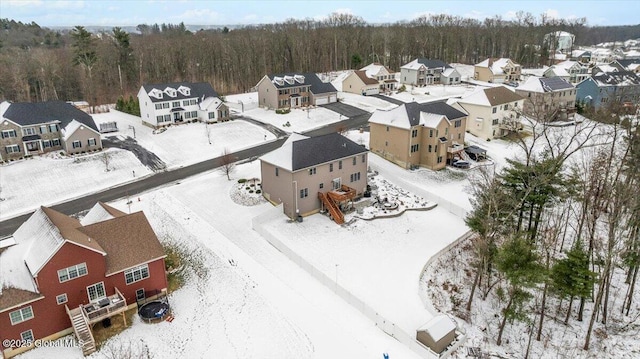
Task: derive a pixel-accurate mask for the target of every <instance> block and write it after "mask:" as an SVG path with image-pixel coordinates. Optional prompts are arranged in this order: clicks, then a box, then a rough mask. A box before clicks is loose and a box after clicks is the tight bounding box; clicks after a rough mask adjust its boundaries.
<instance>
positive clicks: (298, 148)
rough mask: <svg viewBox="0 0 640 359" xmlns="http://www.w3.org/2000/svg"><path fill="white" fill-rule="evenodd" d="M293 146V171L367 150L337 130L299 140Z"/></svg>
mask: <svg viewBox="0 0 640 359" xmlns="http://www.w3.org/2000/svg"><path fill="white" fill-rule="evenodd" d="M292 146H293V148H292V159H291V161H292V163H291V164H292V170H293V171H297V170H299V169H303V168H307V167H312V166H315V165H319V164H321V163H326V162H330V161H334V160H338V159H341V158H345V157H349V156H354V155H357V154H360V153H365V152H367V149H366V148H364V147H363V146H360V145H359V144H357V143H355V142H353V141H351V140H350V139H348V138H346V137H344V136H342V135H340V134H339V133H335V132H334V133H330V134H328V135H323V136H317V137H311V138H306V139H302V140H298V141H295V142H293V143H292Z"/></svg>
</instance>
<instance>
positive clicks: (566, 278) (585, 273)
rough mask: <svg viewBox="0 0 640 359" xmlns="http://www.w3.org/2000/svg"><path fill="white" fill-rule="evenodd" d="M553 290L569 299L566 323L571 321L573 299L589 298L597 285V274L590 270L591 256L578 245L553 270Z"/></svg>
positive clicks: (551, 275)
mask: <svg viewBox="0 0 640 359" xmlns="http://www.w3.org/2000/svg"><path fill="white" fill-rule="evenodd" d="M550 277H551V284H552V286H551V289H552V291H553V292H554V293H556V294H557V295H558V296H559V297H561V298H569V308H568V309H567V316H566V318H565V323H567V322H568V321H569V316H570V313H571V307H572V305H573V299H574V298H576V297H579V298H581V297H584V298H589V297H590V296H591V290H592V288H593V284H594V283H595V273H594V272H592V271H591V270H590V269H589V255H588V253H587V252H586V251H585V250H584V248H582V244H581V243H580V242H579V241H576V244H575V245H574V246H573V247H572V248H571V250H569V251H568V252H567V257H566V258H563V259H560V260H558V261H557V262H556V263H555V264H554V266H553V267H552V268H551V274H550Z"/></svg>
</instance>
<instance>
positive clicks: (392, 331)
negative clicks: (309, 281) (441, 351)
mask: <svg viewBox="0 0 640 359" xmlns="http://www.w3.org/2000/svg"><path fill="white" fill-rule="evenodd" d="M278 218H282V208H281V205H279V206H276V207H274V208H270V209H269V210H267V211H266V212H265V213H262V214H260V215H258V216H256V217H254V218H253V219H252V220H251V226H252V228H253V230H255V231H256V232H258V233H259V234H260V235H261V236H262V237H263V238H265V239H266V240H267V241H268V242H269V243H270V244H271V245H272V246H274V247H275V248H276V249H277V250H279V251H280V252H281V253H283V254H284V255H285V256H287V257H288V258H289V259H290V260H291V261H292V262H294V263H295V264H297V265H298V266H299V267H300V268H302V269H304V270H305V271H306V272H307V273H309V274H310V275H311V276H312V277H313V278H314V279H316V280H317V281H318V282H320V283H322V284H323V285H324V286H325V287H327V288H329V289H330V290H332V291H333V292H335V293H336V294H337V295H338V296H340V298H342V299H343V300H344V301H346V302H347V303H349V304H350V305H351V306H352V307H354V308H355V309H357V310H358V311H360V313H362V314H364V315H365V316H366V317H367V318H369V319H370V320H371V321H373V322H374V323H375V325H376V326H377V327H379V328H380V329H381V330H382V331H383V332H385V333H387V334H388V335H390V336H391V337H393V338H395V339H396V340H398V341H399V342H401V343H402V344H404V345H406V346H407V347H408V348H410V349H411V350H412V351H413V352H415V353H416V354H418V355H419V356H420V357H422V358H438V357H439V355H438V354H437V353H435V352H434V351H432V350H431V349H429V348H427V347H426V346H424V345H423V344H422V343H420V342H418V341H417V340H416V339H415V333H407V332H405V331H404V330H402V329H401V328H399V327H398V326H397V325H395V323H393V322H391V321H389V320H387V319H386V318H384V317H383V316H382V315H380V314H379V313H378V312H377V311H376V310H375V309H373V308H371V307H370V306H369V305H368V304H367V303H365V302H364V301H362V300H360V299H359V298H358V297H356V296H355V295H353V294H352V293H351V292H349V291H348V290H347V289H345V288H344V287H342V286H341V285H339V284H338V283H337V282H336V281H335V280H334V279H332V278H330V277H329V276H327V275H326V274H325V273H323V272H321V271H320V270H318V269H317V268H316V267H314V266H313V265H312V264H311V263H309V262H308V261H307V260H305V259H304V258H302V257H301V256H300V255H299V254H297V253H296V252H295V251H293V250H292V249H291V248H289V246H287V245H286V244H285V243H283V242H282V241H280V240H279V239H278V238H276V236H275V235H273V234H272V233H271V232H269V231H268V230H267V229H266V228H264V226H263V224H264V223H266V222H268V221H272V220H275V219H278ZM442 357H444V356H442Z"/></svg>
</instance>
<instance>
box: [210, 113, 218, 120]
mask: <svg viewBox="0 0 640 359" xmlns="http://www.w3.org/2000/svg"><path fill="white" fill-rule="evenodd" d="M214 118H216V113H215V112H209V119H210V120H213V119H214Z"/></svg>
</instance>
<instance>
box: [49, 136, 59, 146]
mask: <svg viewBox="0 0 640 359" xmlns="http://www.w3.org/2000/svg"><path fill="white" fill-rule="evenodd" d="M51 145H52V146H60V139H59V138H54V139H53V140H51Z"/></svg>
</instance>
